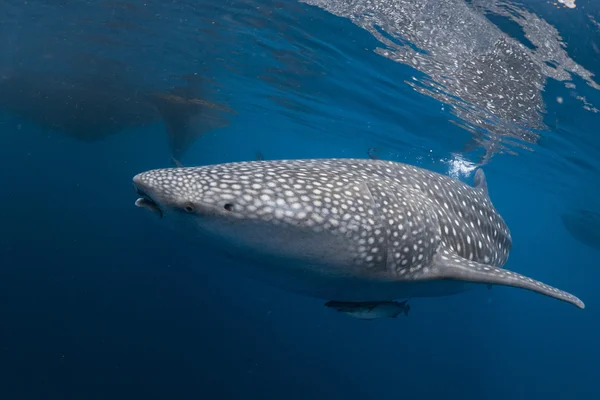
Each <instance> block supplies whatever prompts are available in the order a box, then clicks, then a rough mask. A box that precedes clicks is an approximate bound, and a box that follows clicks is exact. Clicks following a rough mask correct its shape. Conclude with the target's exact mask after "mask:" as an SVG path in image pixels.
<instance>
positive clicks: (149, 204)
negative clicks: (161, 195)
mask: <svg viewBox="0 0 600 400" xmlns="http://www.w3.org/2000/svg"><path fill="white" fill-rule="evenodd" d="M135 189H136V191H137V193H138V194H139V195H140V196H142V197H140V198H138V199H137V200H136V201H135V205H136V207H140V208H145V209H146V210H148V211H150V212H152V213H153V214H155V215H157V216H158V218H159V219H162V217H163V212H162V210H161V209H160V207H159V206H158V204H157V203H156V202H155V201H154V200H152V198H151V197H150V196H148V195H147V194H146V193H145V192H144V191H143V190H141V189H140V188H138V187H136V188H135Z"/></svg>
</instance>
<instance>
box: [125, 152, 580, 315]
mask: <svg viewBox="0 0 600 400" xmlns="http://www.w3.org/2000/svg"><path fill="white" fill-rule="evenodd" d="M133 183H134V186H135V188H136V190H137V192H138V194H139V195H140V196H141V197H140V198H139V199H138V200H137V201H136V205H138V206H140V207H143V208H147V209H150V210H152V211H153V212H154V213H155V214H156V215H158V216H159V217H160V218H161V220H162V221H165V222H169V223H170V224H171V226H173V227H175V228H176V229H180V230H185V231H186V232H188V233H190V234H194V235H197V237H198V238H199V239H200V240H201V241H202V242H203V243H205V244H208V243H210V244H213V245H214V246H215V247H216V248H221V249H223V250H226V251H227V252H228V253H229V254H230V255H232V256H234V257H236V258H237V260H238V261H239V264H240V266H241V265H245V266H247V267H246V271H247V273H249V274H250V275H252V276H254V277H255V278H257V279H260V280H262V281H264V282H266V283H269V284H272V285H275V286H277V287H280V288H282V289H285V290H289V291H292V292H295V293H299V294H303V295H308V296H312V297H317V298H321V299H324V300H328V301H335V302H336V303H335V304H336V305H337V306H338V308H341V306H340V303H343V302H348V303H353V304H355V303H357V302H365V303H369V304H371V305H372V304H373V302H382V303H383V302H388V301H391V300H394V299H401V298H413V297H437V296H446V295H452V294H456V293H460V292H463V291H465V290H467V289H469V288H472V287H474V286H475V285H481V284H486V285H490V284H493V285H504V286H512V287H518V288H524V289H527V290H530V291H534V292H537V293H541V294H544V295H546V296H550V297H553V298H555V299H559V300H562V301H565V302H567V303H570V304H573V305H575V306H577V307H579V308H584V304H583V302H582V301H581V300H580V299H578V298H577V297H575V296H573V295H571V294H569V293H566V292H564V291H562V290H559V289H556V288H554V287H551V286H549V285H546V284H544V283H542V282H539V281H536V280H534V279H532V278H529V277H526V276H523V275H520V274H518V273H516V272H512V271H509V270H507V269H504V268H503V265H504V264H505V263H506V261H507V260H508V256H509V252H510V250H511V247H512V239H511V236H510V232H509V229H508V227H507V226H506V224H505V222H504V220H503V219H502V217H501V216H500V215H499V213H498V212H497V210H496V209H495V208H494V206H493V205H492V202H491V200H490V197H489V194H488V188H487V183H486V179H485V175H484V173H483V171H482V170H481V169H479V170H478V171H477V172H476V175H475V186H474V187H471V186H469V185H467V184H465V183H463V182H460V181H458V180H456V179H453V178H450V177H448V176H445V175H441V174H438V173H434V172H431V171H428V170H425V169H422V168H418V167H414V166H411V165H407V164H402V163H398V162H391V161H382V160H371V159H365V160H363V159H314V160H276V161H249V162H235V163H227V164H219V165H209V166H201V167H188V168H167V169H156V170H150V171H147V172H143V173H140V174H138V175H136V176H135V177H134V178H133Z"/></svg>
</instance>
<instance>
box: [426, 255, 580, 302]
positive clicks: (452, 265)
mask: <svg viewBox="0 0 600 400" xmlns="http://www.w3.org/2000/svg"><path fill="white" fill-rule="evenodd" d="M417 279H423V280H430V279H455V280H459V281H466V282H474V283H483V284H494V285H503V286H512V287H516V288H522V289H527V290H531V291H533V292H537V293H540V294H543V295H546V296H549V297H553V298H555V299H558V300H562V301H564V302H567V303H570V304H573V305H574V306H577V307H579V308H582V309H583V308H585V304H584V303H583V302H582V301H581V300H580V299H578V298H577V297H575V296H573V295H572V294H570V293H567V292H564V291H562V290H559V289H556V288H554V287H552V286H549V285H546V284H545V283H542V282H539V281H536V280H534V279H531V278H529V277H527V276H524V275H520V274H518V273H516V272H512V271H509V270H506V269H502V268H497V267H493V266H491V265H486V264H480V263H476V262H473V261H469V260H467V259H465V258H462V257H460V256H459V255H457V254H455V253H453V252H451V251H448V250H442V252H440V253H438V254H436V256H435V261H434V264H433V265H432V268H431V269H430V270H428V272H427V273H425V274H424V276H422V277H419V278H417Z"/></svg>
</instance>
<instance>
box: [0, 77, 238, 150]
mask: <svg viewBox="0 0 600 400" xmlns="http://www.w3.org/2000/svg"><path fill="white" fill-rule="evenodd" d="M207 96H208V93H207V90H206V89H205V88H204V87H203V86H202V85H201V84H199V82H198V80H196V81H195V82H191V81H190V80H189V79H188V82H187V84H186V85H183V86H174V87H172V88H170V89H168V90H163V91H161V90H153V89H152V88H151V87H146V86H140V85H136V84H133V83H128V81H127V80H126V79H124V77H122V76H120V75H119V74H114V75H113V74H110V73H106V74H103V73H93V74H89V75H84V76H74V75H73V74H63V73H58V72H52V73H36V72H33V71H29V70H25V69H22V70H14V69H13V70H6V71H3V72H2V73H0V109H4V110H6V111H8V112H10V113H12V114H13V115H16V116H18V117H21V118H24V119H25V120H28V121H31V122H33V123H35V124H37V125H38V126H40V127H42V128H43V129H45V130H51V131H55V132H58V133H61V134H64V135H67V136H69V137H72V138H74V139H77V140H79V141H83V142H88V143H91V142H95V141H98V140H101V139H104V138H106V137H108V136H111V135H114V134H117V133H120V132H122V131H124V130H126V129H129V128H136V127H144V126H148V125H150V124H154V123H156V122H160V121H163V122H164V124H165V127H166V130H167V137H168V145H169V150H170V152H171V156H172V158H173V159H176V160H178V159H180V158H181V157H183V156H184V154H185V153H186V151H187V150H188V149H189V148H190V146H191V145H192V144H194V143H195V141H196V140H197V139H198V138H199V137H200V136H202V135H203V134H204V133H206V132H208V131H211V130H213V129H217V128H221V127H225V126H227V125H228V120H227V118H226V115H227V113H229V114H231V113H233V111H232V110H230V109H229V108H227V107H225V106H224V105H221V104H217V103H214V102H211V101H209V100H207V99H206V97H207Z"/></svg>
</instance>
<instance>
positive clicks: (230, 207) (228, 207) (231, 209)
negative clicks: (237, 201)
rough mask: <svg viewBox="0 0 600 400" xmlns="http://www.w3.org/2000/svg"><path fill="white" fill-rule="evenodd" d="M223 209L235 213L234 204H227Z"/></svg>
mask: <svg viewBox="0 0 600 400" xmlns="http://www.w3.org/2000/svg"><path fill="white" fill-rule="evenodd" d="M223 208H224V209H225V210H227V211H233V204H232V203H226V204H225V205H224V206H223Z"/></svg>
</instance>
